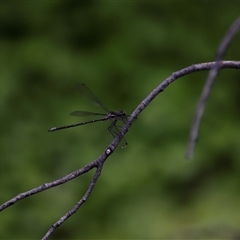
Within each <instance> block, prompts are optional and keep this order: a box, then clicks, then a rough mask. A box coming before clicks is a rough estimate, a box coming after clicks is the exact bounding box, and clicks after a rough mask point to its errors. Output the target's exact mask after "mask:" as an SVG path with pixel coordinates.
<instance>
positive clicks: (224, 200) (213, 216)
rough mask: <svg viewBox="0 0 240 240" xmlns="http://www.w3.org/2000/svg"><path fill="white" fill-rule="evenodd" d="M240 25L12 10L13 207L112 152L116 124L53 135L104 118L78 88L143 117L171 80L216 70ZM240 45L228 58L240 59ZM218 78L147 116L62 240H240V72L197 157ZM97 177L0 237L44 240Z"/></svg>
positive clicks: (13, 219) (53, 6) (5, 77)
mask: <svg viewBox="0 0 240 240" xmlns="http://www.w3.org/2000/svg"><path fill="white" fill-rule="evenodd" d="M238 14H239V4H238V3H234V2H231V4H227V3H223V2H219V3H217V4H211V3H210V2H203V3H200V2H197V3H196V2H188V3H187V4H186V3H184V2H161V1H160V2H156V1H155V2H144V1H143V2H142V1H130V2H128V1H126V2H121V1H120V2H116V1H113V2H108V1H107V2H106V1H98V2H94V1H74V2H72V1H69V2H67V1H63V2H62V1H43V2H35V1H34V2H29V1H26V2H12V1H8V2H7V1H5V2H1V3H0V18H1V21H0V28H1V35H0V52H1V55H0V64H1V71H0V78H1V90H0V91H1V94H0V114H1V115H0V116H1V118H0V121H1V123H0V127H1V138H0V141H1V145H0V181H1V196H0V201H1V203H3V202H5V201H7V200H8V199H10V198H12V197H13V196H15V195H17V194H18V193H19V192H23V191H26V190H29V189H31V188H34V187H36V186H38V185H40V184H42V183H44V182H50V181H52V180H54V179H57V178H59V177H62V176H64V175H66V174H68V173H70V172H72V171H74V170H76V169H78V168H80V167H82V166H83V165H85V164H86V163H88V162H89V161H91V160H93V159H94V158H96V157H97V156H99V155H100V154H101V153H102V151H103V149H104V148H105V147H106V146H107V144H108V143H109V142H110V140H111V136H110V134H108V132H107V130H106V128H107V123H103V124H100V123H96V124H95V125H91V126H84V127H78V128H76V129H69V130H63V131H59V132H56V133H48V132H47V129H49V128H51V127H53V126H58V125H59V126H61V125H66V124H71V123H74V122H78V121H81V119H77V118H76V119H74V118H71V117H70V116H69V115H68V114H69V113H70V112H72V111H74V110H89V111H91V110H93V111H97V110H98V109H95V107H94V106H91V105H90V104H89V103H88V102H86V101H84V100H83V99H82V98H81V97H79V96H78V93H77V91H75V89H74V85H75V84H76V83H79V82H84V83H86V84H87V85H88V86H89V88H91V89H92V90H93V92H94V93H96V95H97V96H99V98H100V99H101V100H102V101H103V102H104V103H105V104H106V106H107V107H109V109H113V110H118V109H124V110H125V111H127V113H131V111H132V110H133V109H134V108H135V107H136V106H137V105H138V104H139V103H140V102H141V101H142V100H143V98H145V97H146V96H147V94H149V92H150V91H151V90H152V89H153V88H155V87H156V86H157V85H158V84H160V83H161V82H162V81H163V80H164V79H165V78H166V77H167V76H169V75H170V74H171V73H172V72H174V71H177V70H179V69H181V68H183V67H186V66H188V65H191V64H193V63H198V62H206V61H211V60H213V59H214V56H215V53H216V49H217V47H218V45H219V43H220V41H221V39H222V37H223V35H224V34H225V32H226V30H227V29H228V27H229V26H230V25H231V24H232V22H233V21H235V19H236V18H237V17H238ZM239 40H240V39H239V35H238V36H236V38H235V39H234V41H233V42H232V44H231V46H230V48H229V51H228V52H227V54H226V57H227V59H230V60H239V54H238V53H239V44H238V43H239ZM206 76H207V72H205V73H195V74H192V75H189V76H187V77H184V78H182V79H179V80H178V81H177V82H175V83H173V84H172V85H170V86H169V87H168V88H167V90H166V91H165V92H163V93H161V94H160V95H159V96H158V97H157V98H156V99H155V100H154V101H153V102H152V103H151V104H150V105H149V106H148V108H147V109H146V110H145V111H144V112H143V113H142V114H141V115H140V116H139V118H138V120H137V121H136V122H135V123H134V124H133V126H132V128H131V130H130V131H129V133H128V134H127V136H126V139H127V141H128V144H129V146H128V147H127V148H126V149H124V150H121V149H118V150H117V151H116V152H115V153H114V154H113V155H112V156H111V157H110V159H109V160H108V161H107V163H106V166H105V167H104V170H103V173H102V175H101V177H100V179H99V182H98V183H97V185H96V188H95V190H94V191H93V193H92V195H91V197H90V198H89V200H88V201H87V202H86V203H85V204H84V206H83V207H82V208H81V209H80V210H79V211H78V212H77V213H76V214H75V215H74V216H73V217H72V218H70V219H69V220H67V221H66V223H65V224H64V225H62V226H61V227H59V228H58V229H57V230H56V232H55V233H54V234H53V237H52V238H53V239H86V238H91V239H96V238H98V239H107V238H109V239H112V238H116V236H117V238H142V239H144V238H148V239H149V238H164V237H165V238H174V237H175V238H180V237H182V238H184V237H185V236H187V237H189V238H192V237H200V238H207V237H215V238H218V237H219V238H221V237H226V236H227V238H230V237H232V236H233V234H235V235H236V234H239V232H240V228H239V224H236V223H237V222H240V217H239V216H240V215H239V213H238V209H239V202H240V195H239V187H240V182H239V171H240V161H239V156H240V150H239V149H240V148H239V135H240V134H239V119H240V112H239V110H238V109H239V106H238V104H239V100H240V99H239V96H240V95H239V88H240V82H239V76H240V73H239V71H237V70H224V71H222V72H221V73H220V74H219V77H218V79H217V81H216V83H215V85H214V88H213V92H212V94H211V96H210V99H209V102H208V104H207V107H206V112H205V115H204V119H203V123H202V127H201V130H200V138H199V141H198V144H197V149H196V153H195V158H194V161H192V162H190V163H189V162H187V161H185V159H184V152H185V148H186V145H187V137H188V132H189V128H190V123H191V120H192V116H193V113H194V110H195V106H196V102H197V100H198V98H199V95H200V92H201V89H202V86H203V84H204V80H205V78H206ZM92 174H93V173H89V174H88V175H86V176H82V177H80V178H78V179H75V180H73V181H72V182H71V183H68V184H66V185H63V186H59V187H57V188H55V189H51V190H48V191H46V192H44V193H41V194H38V195H36V196H33V197H30V198H28V199H25V200H22V201H21V202H19V203H17V204H15V205H14V206H12V207H10V208H8V209H6V210H5V211H3V212H1V213H0V214H1V217H0V238H1V239H7V238H9V239H20V238H22V239H30V238H31V239H33V238H40V237H41V236H43V234H44V233H45V232H46V231H47V229H48V228H49V227H50V226H51V225H52V224H53V223H54V222H55V221H56V220H57V219H59V217H60V216H62V215H63V214H65V212H67V211H68V210H69V209H71V208H72V207H73V205H74V204H75V202H76V201H78V200H79V199H80V198H81V197H82V195H83V193H84V191H85V190H86V188H87V186H88V183H89V181H90V177H91V176H92ZM206 229H211V231H210V232H211V234H212V235H210V233H209V231H207V230H206ZM224 229H226V232H224V233H222V232H223V231H224ZM229 229H231V230H229ZM220 230H221V231H220ZM228 233H229V234H228ZM208 234H209V235H208ZM219 234H220V235H219ZM221 234H222V235H221ZM224 234H225V235H224ZM235 235H234V236H235ZM238 236H239V235H238Z"/></svg>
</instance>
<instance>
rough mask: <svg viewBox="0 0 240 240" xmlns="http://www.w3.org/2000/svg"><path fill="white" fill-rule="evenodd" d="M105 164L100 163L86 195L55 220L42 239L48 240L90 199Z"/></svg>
mask: <svg viewBox="0 0 240 240" xmlns="http://www.w3.org/2000/svg"><path fill="white" fill-rule="evenodd" d="M102 168H103V165H102V164H99V165H98V167H97V170H96V172H95V174H94V176H93V178H92V180H91V182H90V184H89V186H88V189H87V191H86V193H85V194H84V196H83V197H82V198H81V199H80V200H79V201H78V202H77V203H76V205H75V206H74V207H73V208H72V209H71V210H69V211H68V212H67V213H66V214H65V215H63V216H62V217H61V218H60V219H59V220H58V221H57V222H55V223H54V224H53V225H52V226H51V228H50V229H49V230H48V231H47V233H46V234H45V235H44V236H43V238H42V240H46V239H48V238H49V236H50V235H51V233H52V232H53V231H54V230H55V229H56V228H58V227H59V226H60V225H61V224H63V223H64V222H65V221H66V220H67V219H68V218H69V217H71V216H72V215H73V214H74V213H76V212H77V210H78V209H79V208H80V207H81V206H82V205H83V203H85V202H86V201H87V199H88V197H89V196H90V194H91V192H92V190H93V188H94V187H95V184H96V182H97V180H98V178H99V176H100V174H101V171H102Z"/></svg>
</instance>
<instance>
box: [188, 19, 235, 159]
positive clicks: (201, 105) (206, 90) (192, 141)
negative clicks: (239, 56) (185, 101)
mask: <svg viewBox="0 0 240 240" xmlns="http://www.w3.org/2000/svg"><path fill="white" fill-rule="evenodd" d="M239 28H240V17H239V18H238V19H237V20H236V21H235V22H234V23H233V24H232V26H231V27H230V28H229V30H228V31H227V33H226V35H225V36H224V38H223V40H222V41H221V43H220V45H219V48H218V50H217V54H216V59H215V60H216V64H215V65H214V67H213V68H212V69H211V71H210V72H209V74H208V78H207V80H206V83H205V85H204V87H203V91H202V94H201V96H200V99H199V101H198V104H197V107H196V111H195V114H194V118H193V122H192V126H191V130H190V135H189V142H188V147H187V151H186V156H187V158H192V156H193V152H194V148H195V145H196V141H197V138H198V132H199V127H200V123H201V119H202V116H203V112H204V109H205V104H206V101H207V99H208V97H209V95H210V92H211V90H212V86H213V83H214V80H215V78H216V77H217V74H218V72H219V69H220V66H219V65H220V63H219V61H220V60H221V59H222V58H223V55H224V53H225V52H226V49H227V47H228V45H229V43H230V41H231V40H232V38H233V37H234V35H235V34H236V33H237V31H238V30H239Z"/></svg>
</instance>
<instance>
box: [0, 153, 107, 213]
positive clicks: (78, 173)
mask: <svg viewBox="0 0 240 240" xmlns="http://www.w3.org/2000/svg"><path fill="white" fill-rule="evenodd" d="M106 157H107V154H105V159H106ZM100 159H101V160H100ZM105 159H104V156H101V157H99V159H97V160H95V161H93V162H90V163H89V164H87V165H86V166H84V167H82V168H80V169H78V170H77V171H74V172H72V173H70V174H68V175H66V176H64V177H62V178H60V179H57V180H55V181H53V182H49V183H44V184H42V185H41V186H38V187H36V188H33V189H31V190H29V191H27V192H23V193H19V194H18V195H17V196H16V197H14V198H12V199H10V200H9V201H7V202H5V203H4V204H2V205H0V212H1V211H3V210H4V209H6V208H7V207H9V206H11V205H13V204H15V203H16V202H18V201H20V200H22V199H24V198H26V197H29V196H32V195H34V194H37V193H40V192H43V191H45V190H47V189H50V188H53V187H56V186H58V185H61V184H63V183H66V182H68V181H70V180H72V179H74V178H76V177H78V176H81V175H83V174H84V173H87V172H88V171H90V170H91V169H93V168H95V167H97V166H98V165H99V161H101V162H103V161H105Z"/></svg>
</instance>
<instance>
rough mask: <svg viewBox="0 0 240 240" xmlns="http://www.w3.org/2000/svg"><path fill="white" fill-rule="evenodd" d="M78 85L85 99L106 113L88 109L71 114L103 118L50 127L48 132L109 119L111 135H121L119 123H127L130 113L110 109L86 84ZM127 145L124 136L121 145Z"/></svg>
mask: <svg viewBox="0 0 240 240" xmlns="http://www.w3.org/2000/svg"><path fill="white" fill-rule="evenodd" d="M76 87H77V89H78V90H79V92H80V94H81V95H82V96H83V97H84V98H85V99H87V100H88V101H89V102H91V103H92V104H94V105H95V106H97V107H100V108H102V109H103V110H104V111H105V112H106V113H105V114H104V113H95V112H88V111H75V112H72V113H70V115H71V116H75V117H86V116H102V118H99V119H94V120H90V121H86V122H81V123H75V124H71V125H66V126H62V127H53V128H51V129H49V130H48V132H55V131H58V130H62V129H67V128H72V127H77V126H81V125H86V124H89V123H95V122H100V121H107V120H109V121H110V122H111V123H110V125H109V127H108V131H109V132H110V133H111V135H112V136H113V137H116V136H120V135H121V133H120V130H119V128H118V126H117V123H118V121H119V120H120V121H122V122H123V123H126V120H127V118H128V115H126V113H125V112H124V111H123V110H121V111H119V112H115V111H109V110H108V109H107V108H106V107H105V106H104V105H103V104H102V103H101V101H100V100H99V99H98V98H97V97H96V96H95V94H94V93H93V92H92V91H91V90H90V89H89V88H88V87H87V86H86V85H85V84H83V83H81V84H78V85H77V86H76ZM126 145H127V142H126V140H125V139H124V138H123V139H122V142H121V147H126Z"/></svg>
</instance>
